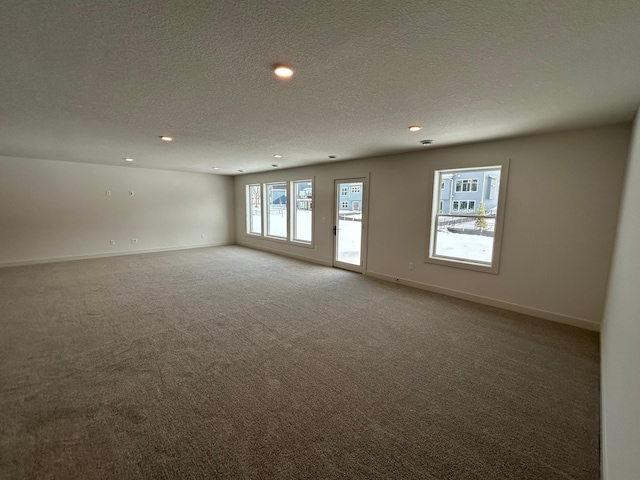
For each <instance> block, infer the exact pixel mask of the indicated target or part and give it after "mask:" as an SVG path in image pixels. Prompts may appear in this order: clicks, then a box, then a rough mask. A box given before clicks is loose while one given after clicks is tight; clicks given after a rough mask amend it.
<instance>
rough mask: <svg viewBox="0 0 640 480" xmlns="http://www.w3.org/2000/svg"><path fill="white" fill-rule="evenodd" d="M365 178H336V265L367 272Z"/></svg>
mask: <svg viewBox="0 0 640 480" xmlns="http://www.w3.org/2000/svg"><path fill="white" fill-rule="evenodd" d="M365 193H366V179H365V178H364V177H362V178H351V179H341V180H335V213H334V223H333V225H334V226H333V235H334V249H333V250H334V255H333V265H334V266H335V267H340V268H345V269H347V270H353V271H355V272H361V273H364V258H365V255H364V247H365V242H364V239H365V236H366V229H365V219H366V216H365V206H366V195H365Z"/></svg>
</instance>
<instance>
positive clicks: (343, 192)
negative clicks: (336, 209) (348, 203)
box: [340, 187, 349, 197]
mask: <svg viewBox="0 0 640 480" xmlns="http://www.w3.org/2000/svg"><path fill="white" fill-rule="evenodd" d="M347 195H349V188H347V187H342V188H341V189H340V196H341V197H346V196H347Z"/></svg>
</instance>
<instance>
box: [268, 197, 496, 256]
mask: <svg viewBox="0 0 640 480" xmlns="http://www.w3.org/2000/svg"><path fill="white" fill-rule="evenodd" d="M346 213H347V215H345V216H344V219H341V220H340V221H339V223H338V232H337V234H338V257H337V260H338V261H340V262H345V263H350V264H353V265H359V264H360V244H361V238H362V222H361V221H359V220H361V218H362V215H361V214H349V213H348V212H346ZM311 219H312V215H311V211H310V210H298V212H297V224H296V231H295V236H294V238H295V239H296V240H302V241H307V242H310V241H311ZM269 226H270V229H269V235H274V236H280V237H286V236H287V216H286V206H285V205H283V206H282V207H280V206H274V207H272V209H271V212H270V222H269ZM468 227H469V229H473V225H471V224H470V225H468ZM492 251H493V238H492V237H483V236H480V235H465V234H461V233H451V232H449V231H447V230H446V228H441V229H440V230H439V231H438V233H437V238H436V252H435V253H436V255H438V256H440V255H441V256H446V257H456V258H462V259H468V260H472V261H478V262H491V256H492Z"/></svg>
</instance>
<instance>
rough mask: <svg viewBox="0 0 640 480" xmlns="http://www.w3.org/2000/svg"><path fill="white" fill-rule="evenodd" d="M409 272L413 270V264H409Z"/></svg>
mask: <svg viewBox="0 0 640 480" xmlns="http://www.w3.org/2000/svg"><path fill="white" fill-rule="evenodd" d="M409 270H413V262H411V263H410V264H409Z"/></svg>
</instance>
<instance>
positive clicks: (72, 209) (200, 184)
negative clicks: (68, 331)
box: [0, 157, 235, 266]
mask: <svg viewBox="0 0 640 480" xmlns="http://www.w3.org/2000/svg"><path fill="white" fill-rule="evenodd" d="M107 190H110V191H111V196H109V197H108V196H106V195H105V191H107ZM129 191H133V192H134V195H133V196H130V195H129ZM232 212H233V179H231V178H229V177H222V176H216V175H206V174H195V173H180V172H169V171H162V170H148V169H140V168H134V167H129V166H106V165H90V164H81V163H72V162H58V161H52V160H33V159H26V158H13V157H0V266H3V265H4V266H6V265H14V264H23V263H30V262H40V261H49V260H56V259H67V258H82V257H90V256H102V255H111V254H124V253H130V252H136V253H137V252H144V251H157V250H166V249H173V248H184V247H194V246H204V245H220V244H227V243H234V242H235V238H234V235H235V232H234V229H235V226H234V223H233V214H232ZM202 234H205V238H202ZM131 238H136V239H137V240H138V243H137V244H135V245H133V244H131ZM109 240H115V242H116V245H115V246H111V245H110V244H109Z"/></svg>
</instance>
